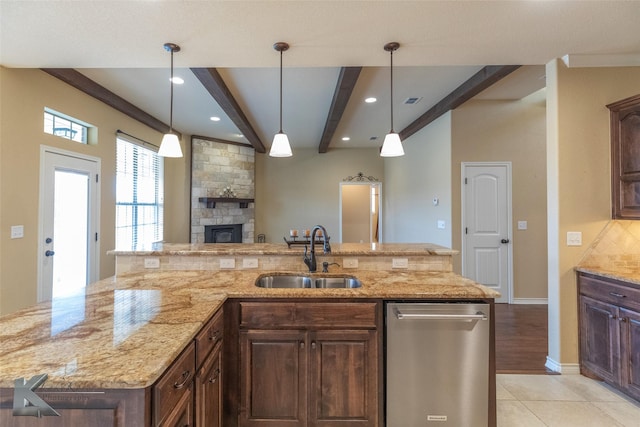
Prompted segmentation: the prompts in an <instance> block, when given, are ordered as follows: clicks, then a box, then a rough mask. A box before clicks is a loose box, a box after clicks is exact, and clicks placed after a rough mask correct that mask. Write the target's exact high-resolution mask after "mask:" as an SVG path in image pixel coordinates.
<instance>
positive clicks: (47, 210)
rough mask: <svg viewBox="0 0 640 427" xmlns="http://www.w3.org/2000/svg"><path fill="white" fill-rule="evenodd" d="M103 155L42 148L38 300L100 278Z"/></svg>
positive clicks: (65, 293) (74, 290) (66, 293)
mask: <svg viewBox="0 0 640 427" xmlns="http://www.w3.org/2000/svg"><path fill="white" fill-rule="evenodd" d="M99 169H100V163H99V159H96V158H89V157H84V156H81V155H78V154H77V153H73V152H67V151H63V150H57V149H52V148H50V147H42V149H41V162H40V212H39V215H40V231H39V244H38V249H39V256H38V259H39V270H38V278H39V283H38V301H47V300H50V299H52V298H53V297H64V296H69V295H75V294H78V293H80V292H84V288H85V286H86V285H87V284H89V283H91V282H93V281H95V280H97V278H98V271H99V257H98V221H99V217H98V200H99V197H98V188H99V187H98V174H99Z"/></svg>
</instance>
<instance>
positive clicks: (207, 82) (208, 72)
mask: <svg viewBox="0 0 640 427" xmlns="http://www.w3.org/2000/svg"><path fill="white" fill-rule="evenodd" d="M191 71H192V72H193V74H194V75H195V76H196V77H197V78H198V80H200V83H202V85H203V86H204V88H205V89H206V90H207V91H208V92H209V94H210V95H211V96H212V97H213V99H215V101H216V102H217V103H218V105H219V106H220V108H222V110H223V111H224V112H225V114H226V115H227V116H228V117H229V118H230V119H231V121H232V122H233V123H234V124H235V125H236V127H237V128H238V130H239V131H240V132H241V133H242V134H243V135H244V137H245V138H246V139H247V141H249V143H250V144H251V145H252V146H253V148H255V150H256V151H257V152H258V153H266V152H267V150H266V148H265V146H264V144H263V143H262V141H261V140H260V137H259V136H258V134H257V133H256V131H255V130H254V129H253V126H251V123H250V122H249V119H247V116H246V115H245V114H244V111H242V108H240V105H239V104H238V102H237V101H236V100H235V98H234V97H233V95H232V94H231V91H230V90H229V88H228V87H227V85H226V84H225V82H224V80H223V79H222V76H221V75H220V73H218V70H216V69H215V68H192V69H191Z"/></svg>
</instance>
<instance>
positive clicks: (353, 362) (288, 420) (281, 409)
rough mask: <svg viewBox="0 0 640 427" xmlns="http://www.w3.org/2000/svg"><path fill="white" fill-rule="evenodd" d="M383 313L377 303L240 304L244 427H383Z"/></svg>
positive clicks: (241, 422) (241, 416)
mask: <svg viewBox="0 0 640 427" xmlns="http://www.w3.org/2000/svg"><path fill="white" fill-rule="evenodd" d="M379 313H380V306H379V304H377V303H375V302H363V303H339V302H331V303H328V302H287V303H273V302H262V303H253V302H247V303H240V304H239V318H240V319H239V323H240V332H239V342H240V344H239V359H240V364H239V369H238V371H239V376H240V381H239V387H238V392H239V395H240V396H239V408H238V414H239V417H238V425H239V426H243V427H244V426H246V427H249V426H252V427H254V426H300V427H304V426H309V427H315V426H317V427H343V426H344V427H347V426H371V427H374V426H378V425H379V419H380V417H379V407H380V405H379V402H380V399H379V389H380V387H379V385H380V384H381V382H380V369H379V363H380V361H381V357H379V343H378V341H379V339H380V336H379V334H378V322H379V318H380V314H379ZM354 325H357V326H355V327H354Z"/></svg>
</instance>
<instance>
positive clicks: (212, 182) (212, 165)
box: [191, 137, 255, 243]
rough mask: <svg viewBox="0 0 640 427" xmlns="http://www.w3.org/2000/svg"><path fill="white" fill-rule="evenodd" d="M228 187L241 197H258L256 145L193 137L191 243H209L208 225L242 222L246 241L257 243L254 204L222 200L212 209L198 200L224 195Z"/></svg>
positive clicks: (243, 239)
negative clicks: (256, 185) (207, 240)
mask: <svg viewBox="0 0 640 427" xmlns="http://www.w3.org/2000/svg"><path fill="white" fill-rule="evenodd" d="M226 187H229V188H231V190H232V191H233V192H234V193H235V195H236V197H237V198H240V199H242V198H247V199H253V198H254V195H255V151H254V149H253V147H250V146H244V145H234V144H226V143H221V142H217V141H215V140H210V139H206V138H203V137H192V139H191V243H204V242H205V226H208V225H230V224H242V243H254V227H255V206H254V203H249V204H248V206H247V207H246V208H241V207H240V203H238V202H228V203H227V202H218V203H216V207H215V208H208V207H207V205H206V203H203V202H200V201H199V200H198V199H199V198H200V197H220V193H221V192H222V191H223V190H224V189H225V188H226Z"/></svg>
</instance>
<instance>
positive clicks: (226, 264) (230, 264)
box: [220, 258, 236, 268]
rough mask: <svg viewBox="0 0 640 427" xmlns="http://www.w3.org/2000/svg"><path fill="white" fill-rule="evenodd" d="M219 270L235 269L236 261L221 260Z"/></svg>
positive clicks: (232, 259)
mask: <svg viewBox="0 0 640 427" xmlns="http://www.w3.org/2000/svg"><path fill="white" fill-rule="evenodd" d="M220 268H236V260H235V259H234V258H221V259H220Z"/></svg>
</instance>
